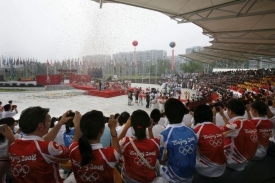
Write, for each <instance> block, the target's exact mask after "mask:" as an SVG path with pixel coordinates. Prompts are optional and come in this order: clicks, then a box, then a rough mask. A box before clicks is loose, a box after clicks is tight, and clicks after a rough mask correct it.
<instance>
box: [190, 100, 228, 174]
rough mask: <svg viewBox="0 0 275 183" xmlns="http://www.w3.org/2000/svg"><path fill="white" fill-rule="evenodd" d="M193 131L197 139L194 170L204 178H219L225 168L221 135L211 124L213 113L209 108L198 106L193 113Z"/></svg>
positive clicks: (218, 129) (217, 128)
mask: <svg viewBox="0 0 275 183" xmlns="http://www.w3.org/2000/svg"><path fill="white" fill-rule="evenodd" d="M194 120H195V123H194V125H195V126H193V129H194V131H195V133H196V135H197V138H198V145H197V161H196V170H197V172H198V174H200V175H202V176H205V177H219V176H221V175H222V174H223V173H224V171H225V168H226V157H225V154H224V148H223V140H224V137H223V134H222V132H221V130H220V128H219V127H217V126H216V125H215V124H213V123H212V120H213V113H212V110H211V107H210V106H207V105H199V106H197V107H196V108H195V111H194Z"/></svg>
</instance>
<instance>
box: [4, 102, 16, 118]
mask: <svg viewBox="0 0 275 183" xmlns="http://www.w3.org/2000/svg"><path fill="white" fill-rule="evenodd" d="M17 113H18V111H17V105H11V104H6V105H5V106H4V111H3V112H2V118H8V117H13V116H15V115H16V114H17Z"/></svg>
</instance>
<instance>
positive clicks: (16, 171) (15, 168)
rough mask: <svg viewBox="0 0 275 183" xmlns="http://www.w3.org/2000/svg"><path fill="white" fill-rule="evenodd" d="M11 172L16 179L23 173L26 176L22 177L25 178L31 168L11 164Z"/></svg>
mask: <svg viewBox="0 0 275 183" xmlns="http://www.w3.org/2000/svg"><path fill="white" fill-rule="evenodd" d="M11 172H12V174H13V176H15V177H17V176H19V174H20V173H21V172H22V173H23V174H24V175H23V176H22V177H25V176H26V175H27V174H28V173H29V172H30V167H28V166H27V165H23V166H22V165H20V164H17V165H14V164H11Z"/></svg>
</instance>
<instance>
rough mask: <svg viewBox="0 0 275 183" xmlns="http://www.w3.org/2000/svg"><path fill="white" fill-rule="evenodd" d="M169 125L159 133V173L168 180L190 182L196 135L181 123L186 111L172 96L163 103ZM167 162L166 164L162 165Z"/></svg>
mask: <svg viewBox="0 0 275 183" xmlns="http://www.w3.org/2000/svg"><path fill="white" fill-rule="evenodd" d="M164 108H165V114H166V116H167V118H168V121H169V125H167V127H166V130H165V131H163V132H161V134H160V153H159V161H160V164H162V165H161V166H160V175H161V176H162V177H163V178H165V179H167V180H168V181H169V182H179V183H180V182H192V180H193V175H194V172H195V165H196V151H197V137H196V134H195V133H194V131H193V130H192V129H191V128H189V127H186V126H184V125H183V124H182V118H183V116H184V114H187V113H188V110H187V109H186V108H185V106H184V104H183V103H182V102H181V101H179V100H177V99H174V98H170V99H169V100H167V102H166V103H165V106H164ZM165 163H167V164H166V165H164V164H165Z"/></svg>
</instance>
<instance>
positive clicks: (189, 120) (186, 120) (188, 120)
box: [182, 111, 193, 127]
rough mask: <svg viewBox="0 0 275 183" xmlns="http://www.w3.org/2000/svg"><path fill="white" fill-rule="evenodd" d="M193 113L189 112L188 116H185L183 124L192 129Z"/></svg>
mask: <svg viewBox="0 0 275 183" xmlns="http://www.w3.org/2000/svg"><path fill="white" fill-rule="evenodd" d="M192 114H193V112H192V111H189V112H188V113H187V114H185V115H184V116H183V119H182V123H183V124H184V125H186V126H188V127H191V125H192V119H193V115H192Z"/></svg>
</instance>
